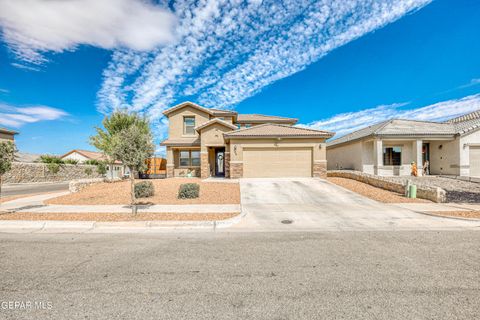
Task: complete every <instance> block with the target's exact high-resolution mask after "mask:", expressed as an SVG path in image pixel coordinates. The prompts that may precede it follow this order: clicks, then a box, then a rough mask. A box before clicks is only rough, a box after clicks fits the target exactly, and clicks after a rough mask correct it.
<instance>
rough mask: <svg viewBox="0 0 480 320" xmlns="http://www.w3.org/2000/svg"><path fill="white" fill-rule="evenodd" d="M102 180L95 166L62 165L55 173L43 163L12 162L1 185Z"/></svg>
mask: <svg viewBox="0 0 480 320" xmlns="http://www.w3.org/2000/svg"><path fill="white" fill-rule="evenodd" d="M92 178H103V175H101V174H99V173H98V172H97V166H91V165H82V164H78V165H72V164H64V165H61V166H60V167H59V168H58V172H57V173H53V172H51V171H50V170H49V169H48V167H47V165H46V164H44V163H27V162H14V163H12V169H11V170H10V171H8V172H7V173H6V174H5V175H4V176H3V177H2V182H3V183H32V182H61V181H71V180H76V179H92Z"/></svg>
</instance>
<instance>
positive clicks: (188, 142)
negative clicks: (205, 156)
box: [160, 137, 200, 146]
mask: <svg viewBox="0 0 480 320" xmlns="http://www.w3.org/2000/svg"><path fill="white" fill-rule="evenodd" d="M160 145H161V146H199V145H200V138H198V137H192V138H181V139H166V140H163V141H162V142H161V143H160Z"/></svg>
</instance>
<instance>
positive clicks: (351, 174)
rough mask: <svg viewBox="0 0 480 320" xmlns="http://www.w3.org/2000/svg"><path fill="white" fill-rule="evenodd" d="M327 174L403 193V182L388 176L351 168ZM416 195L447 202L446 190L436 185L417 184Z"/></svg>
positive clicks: (434, 200)
mask: <svg viewBox="0 0 480 320" xmlns="http://www.w3.org/2000/svg"><path fill="white" fill-rule="evenodd" d="M328 176H329V177H339V178H347V179H352V180H357V181H360V182H363V183H366V184H369V185H371V186H374V187H377V188H381V189H385V190H388V191H393V192H397V193H401V194H404V193H405V185H404V184H402V183H397V182H393V181H391V180H389V178H388V177H383V176H375V175H372V174H368V173H364V172H360V171H352V170H332V171H328ZM417 197H418V198H422V199H427V200H431V201H433V202H438V203H442V202H447V192H446V191H445V190H444V189H442V188H438V187H427V186H419V185H417Z"/></svg>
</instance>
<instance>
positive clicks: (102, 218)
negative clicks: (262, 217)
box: [0, 212, 239, 222]
mask: <svg viewBox="0 0 480 320" xmlns="http://www.w3.org/2000/svg"><path fill="white" fill-rule="evenodd" d="M238 214H239V213H238V212H237V213H231V212H230V213H137V214H136V215H132V214H131V213H59V212H55V213H43V212H42V213H37V212H14V213H4V214H0V220H28V221H32V220H57V221H98V222H117V221H118V222H120V221H218V220H225V219H229V218H233V217H235V216H237V215H238Z"/></svg>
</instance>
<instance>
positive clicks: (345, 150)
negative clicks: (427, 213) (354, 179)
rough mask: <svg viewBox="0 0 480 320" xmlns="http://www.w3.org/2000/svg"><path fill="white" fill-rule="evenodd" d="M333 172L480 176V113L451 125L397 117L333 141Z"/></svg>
mask: <svg viewBox="0 0 480 320" xmlns="http://www.w3.org/2000/svg"><path fill="white" fill-rule="evenodd" d="M327 160H328V169H329V170H336V169H352V170H358V171H363V172H365V173H370V174H376V175H385V176H387V175H410V174H411V163H412V162H413V161H414V162H415V163H416V164H417V166H418V173H419V175H421V174H422V173H423V169H424V168H423V167H424V165H425V164H429V170H427V171H426V173H429V174H432V175H455V176H471V177H479V176H480V110H479V111H476V112H472V113H469V114H466V115H463V116H460V117H457V118H454V119H451V120H448V121H445V122H431V121H414V120H401V119H392V120H388V121H384V122H380V123H378V124H375V125H372V126H369V127H366V128H363V129H360V130H358V131H355V132H352V133H350V134H347V135H345V136H343V137H341V138H338V139H335V140H332V141H329V142H328V143H327Z"/></svg>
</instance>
